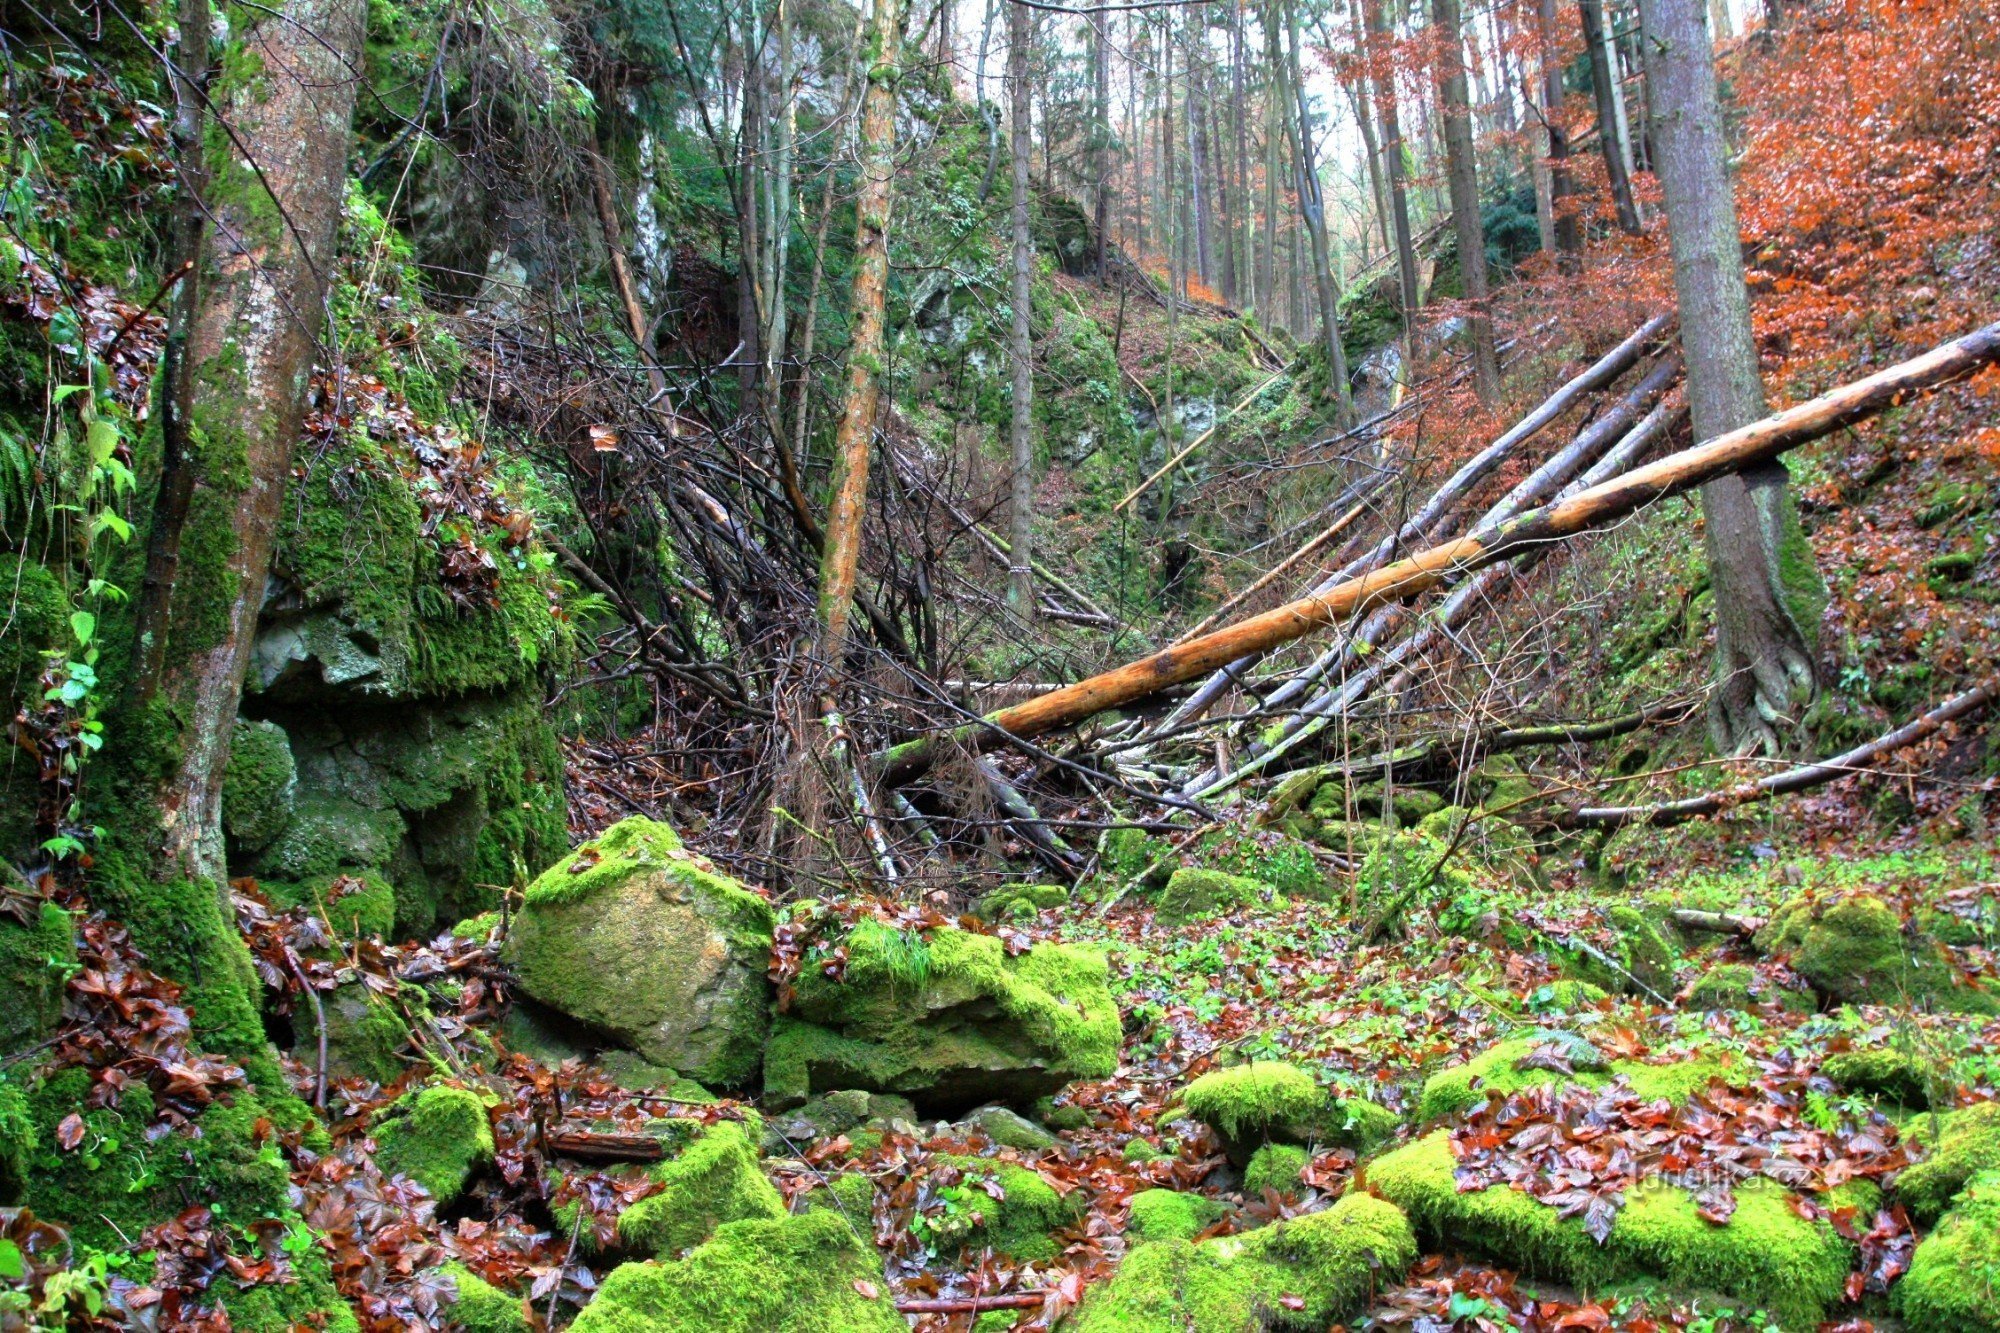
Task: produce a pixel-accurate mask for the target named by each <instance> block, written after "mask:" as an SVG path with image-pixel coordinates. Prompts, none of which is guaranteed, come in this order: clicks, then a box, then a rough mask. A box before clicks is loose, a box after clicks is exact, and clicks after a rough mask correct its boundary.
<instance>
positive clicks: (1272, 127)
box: [1257, 4, 1289, 326]
mask: <svg viewBox="0 0 2000 1333" xmlns="http://www.w3.org/2000/svg"><path fill="white" fill-rule="evenodd" d="M1280 51H1281V48H1280V47H1279V45H1278V7H1277V6H1276V5H1275V4H1267V5H1265V6H1264V248H1263V252H1262V254H1261V255H1260V257H1259V265H1258V270H1257V274H1258V276H1257V301H1258V305H1257V317H1258V318H1259V319H1261V320H1263V322H1264V323H1265V324H1266V325H1267V326H1275V325H1276V323H1277V320H1278V305H1279V301H1278V153H1279V144H1280V143H1281V142H1282V141H1283V139H1284V130H1283V129H1282V128H1281V126H1283V124H1284V123H1285V121H1286V120H1287V119H1289V117H1288V116H1287V115H1286V112H1285V110H1284V103H1285V93H1284V88H1285V75H1284V59H1283V57H1282V55H1281V54H1280Z"/></svg>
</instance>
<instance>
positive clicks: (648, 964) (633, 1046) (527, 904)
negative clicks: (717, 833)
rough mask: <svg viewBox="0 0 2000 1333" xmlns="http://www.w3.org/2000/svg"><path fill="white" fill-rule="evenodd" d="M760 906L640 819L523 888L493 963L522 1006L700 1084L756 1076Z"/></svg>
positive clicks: (765, 934) (762, 964)
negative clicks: (505, 964)
mask: <svg viewBox="0 0 2000 1333" xmlns="http://www.w3.org/2000/svg"><path fill="white" fill-rule="evenodd" d="M772 930H773V918H772V915H771V907H770V904H769V903H767V902H765V901H764V899H763V898H761V897H759V896H758V895H756V894H754V893H752V892H750V890H748V889H746V888H744V887H743V886H742V885H741V884H739V883H737V882H736V881H735V880H733V879H730V878H728V877H727V876H724V875H720V874H717V873H716V872H715V871H714V870H713V869H712V868H711V867H710V866H709V865H708V864H707V862H706V861H705V859H704V858H702V857H699V856H697V855H695V854H694V853H692V852H690V851H689V850H687V848H685V847H683V846H682V845H681V840H680V838H679V837H678V836H677V835H676V834H675V833H674V831H673V829H671V828H669V827H668V826H667V825H665V824H661V823H658V822H656V821H654V820H650V819H640V818H632V819H627V820H624V821H622V822H620V823H617V824H614V825H612V826H611V827H610V828H609V829H606V830H605V831H604V833H603V835H602V836H600V837H598V838H597V839H595V840H593V841H591V842H587V843H585V844H584V845H583V846H581V847H579V848H577V850H576V851H575V852H573V853H571V854H570V855H569V856H568V857H566V858H564V859H563V860H561V861H558V862H557V863H556V864H555V865H554V866H552V867H550V868H549V869H548V870H547V871H545V872H543V874H542V875H541V876H540V877H539V878H537V879H536V880H535V882H534V883H533V884H531V885H529V886H528V891H527V895H526V897H525V899H524V900H523V902H522V905H521V911H520V914H519V915H518V916H517V917H516V918H515V920H514V928H513V932H512V934H511V935H509V937H508V940H507V947H506V950H505V957H506V958H507V960H508V961H509V962H511V963H512V964H513V966H514V969H515V971H516V973H517V974H518V975H519V977H520V981H521V988H522V989H523V990H525V991H526V992H527V993H528V994H529V995H531V996H533V997H534V998H535V999H537V1000H539V1001H541V1002H542V1003H543V1004H545V1005H548V1006H549V1007H550V1008H552V1009H555V1010H557V1011H559V1012H561V1013H563V1014H567V1015H568V1016H569V1017H571V1018H573V1019H575V1020H577V1021H578V1022H580V1023H583V1024H585V1025H587V1026H588V1027H590V1028H592V1029H594V1030H595V1031H597V1032H600V1033H602V1034H603V1035H604V1036H605V1037H606V1038H607V1039H609V1040H610V1041H611V1042H613V1043H614V1044H616V1045H619V1046H623V1047H625V1048H627V1049H629V1050H632V1051H636V1052H637V1053H638V1054H640V1055H642V1056H644V1057H645V1058H646V1059H648V1060H650V1061H652V1062H654V1063H655V1064H662V1065H667V1066H670V1067H672V1068H674V1069H676V1070H679V1071H680V1072H681V1073H683V1074H685V1075H687V1076H688V1077H690V1078H693V1079H695V1080H697V1081H699V1082H701V1083H704V1084H707V1085H709V1086H710V1087H732V1086H735V1085H738V1084H741V1083H743V1082H744V1081H746V1080H747V1079H748V1078H750V1077H751V1076H752V1075H753V1074H754V1073H755V1072H756V1069H757V1062H758V1056H759V1052H760V1049H761V1047H762V1045H763V1041H764V1033H765V1030H766V1024H767V1023H768V1021H769V1019H768V1014H769V1008H770V983H769V981H768V980H767V978H766V969H767V967H768V966H769V963H770V952H771V936H772Z"/></svg>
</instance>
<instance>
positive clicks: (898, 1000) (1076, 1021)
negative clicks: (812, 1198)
mask: <svg viewBox="0 0 2000 1333" xmlns="http://www.w3.org/2000/svg"><path fill="white" fill-rule="evenodd" d="M837 947H840V948H843V949H845V950H846V957H845V966H844V968H843V969H842V970H841V971H840V973H839V974H838V976H832V975H828V973H827V972H826V971H825V970H824V969H822V968H819V967H816V966H812V965H810V964H809V965H808V966H807V967H806V968H805V969H804V970H803V971H802V972H801V974H800V977H799V980H798V982H797V983H796V986H795V990H794V994H793V1002H792V1008H791V1013H790V1014H789V1015H786V1016H782V1017H780V1018H779V1019H778V1020H777V1021H776V1022H775V1023H774V1024H773V1025H772V1029H771V1038H770V1041H769V1043H768V1044H767V1046H766V1047H765V1051H764V1095H765V1099H766V1104H767V1105H770V1106H773V1107H776V1108H779V1109H783V1108H787V1107H792V1106H797V1105H799V1104H801V1103H803V1102H804V1101H805V1100H806V1099H807V1098H808V1097H810V1096H812V1095H813V1094H814V1093H815V1092H820V1091H827V1090H831V1089H838V1088H862V1089H866V1090H867V1091H870V1092H891V1093H897V1094H899V1095H901V1096H905V1097H908V1098H909V1099H910V1100H911V1101H912V1102H913V1103H915V1105H916V1107H917V1108H918V1109H919V1110H920V1111H922V1112H923V1113H924V1114H926V1115H934V1114H935V1115H956V1114H960V1113H963V1112H965V1111H967V1110H970V1109H971V1108H973V1107H975V1106H978V1105H980V1104H982V1103H985V1102H1004V1103H1007V1104H1009V1105H1015V1106H1024V1105H1027V1104H1028V1103H1031V1102H1033V1101H1034V1100H1035V1099H1036V1098H1038V1097H1044V1096H1047V1095H1049V1094H1051V1093H1053V1092H1055V1091H1057V1090H1058V1089H1059V1088H1061V1087H1062V1085H1063V1084H1065V1083H1068V1082H1070V1081H1071V1080H1072V1079H1078V1078H1103V1077H1106V1076H1107V1075H1109V1074H1110V1073H1111V1072H1112V1071H1113V1070H1114V1069H1115V1068H1116V1067H1117V1063H1118V1042H1119V1038H1120V1027H1119V1019H1118V1006H1117V1005H1116V1003H1115V1002H1114V1001H1113V1000H1112V998H1111V990H1110V985H1109V979H1108V978H1109V974H1108V971H1107V969H1106V965H1105V961H1104V955H1103V954H1102V953H1101V952H1099V951H1097V950H1095V949H1089V948H1083V947H1079V946H1065V945H1053V944H1038V945H1036V946H1035V947H1034V948H1032V949H1029V950H1027V951H1026V952H1025V953H1020V954H1015V955H1010V954H1009V953H1008V951H1007V948H1006V946H1005V945H1004V944H1003V943H1002V942H1001V941H1000V939H999V938H998V937H996V936H992V935H980V934H975V933H973V932H971V931H966V930H958V929H955V928H950V927H944V928H939V929H936V930H933V931H931V932H929V933H928V934H927V935H921V936H920V935H917V934H914V933H906V932H901V931H897V930H893V929H891V928H889V927H887V926H884V925H882V924H880V923H879V922H875V921H864V922H862V923H860V924H859V925H857V926H856V927H855V928H854V929H853V930H852V931H851V932H849V933H848V935H847V936H846V937H845V939H843V940H841V941H839V942H838V944H837Z"/></svg>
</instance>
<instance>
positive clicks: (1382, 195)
mask: <svg viewBox="0 0 2000 1333" xmlns="http://www.w3.org/2000/svg"><path fill="white" fill-rule="evenodd" d="M1348 18H1349V20H1350V21H1351V22H1352V23H1353V25H1354V52H1355V55H1356V56H1358V57H1359V58H1360V69H1361V71H1362V72H1361V73H1359V74H1357V75H1356V76H1355V78H1354V80H1353V81H1352V82H1350V83H1349V84H1348V85H1347V92H1348V96H1349V97H1351V98H1353V99H1354V120H1355V123H1356V124H1357V125H1359V126H1360V127H1361V147H1362V150H1363V151H1364V152H1366V153H1367V155H1368V186H1369V188H1370V189H1371V190H1373V191H1374V194H1375V225H1376V227H1377V228H1378V229H1379V230H1380V231H1381V233H1382V253H1383V254H1385V255H1386V254H1388V253H1389V252H1390V251H1391V250H1393V249H1394V248H1395V245H1396V243H1395V242H1394V241H1393V240H1391V239H1390V237H1389V187H1388V186H1387V185H1386V184H1384V183H1383V180H1382V141H1381V139H1380V138H1379V137H1378V136H1377V135H1376V133H1375V106H1374V101H1375V98H1374V92H1373V88H1374V82H1373V80H1371V79H1370V78H1369V77H1368V75H1367V72H1366V71H1367V68H1368V36H1367V34H1366V33H1364V32H1363V31H1362V30H1361V0H1353V2H1352V3H1351V4H1350V5H1349V7H1348ZM1364 248H1365V247H1364Z"/></svg>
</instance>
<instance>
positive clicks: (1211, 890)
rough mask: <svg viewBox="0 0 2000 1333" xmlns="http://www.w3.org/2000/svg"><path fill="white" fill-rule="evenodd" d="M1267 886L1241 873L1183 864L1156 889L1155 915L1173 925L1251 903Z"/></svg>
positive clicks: (1250, 905) (1255, 900) (1264, 895)
mask: <svg viewBox="0 0 2000 1333" xmlns="http://www.w3.org/2000/svg"><path fill="white" fill-rule="evenodd" d="M1270 891H1271V886H1270V885H1268V884H1265V883H1264V882H1263V881H1261V880H1255V879H1251V878H1249V877H1247V876H1244V875H1231V874H1228V873H1227V872H1225V871H1221V870H1203V869H1200V868H1199V867H1196V866H1186V867H1183V868H1182V869H1179V870H1176V871H1175V872H1174V873H1173V877H1172V878H1171V879H1169V880H1168V881H1167V886H1166V888H1164V889H1162V890H1160V901H1159V909H1158V910H1159V919H1160V920H1161V922H1163V923H1165V924H1168V925H1174V924H1178V923H1181V922H1185V921H1193V920H1195V919H1197V918H1199V917H1204V916H1213V915H1215V914H1216V913H1217V912H1227V911H1230V910H1232V909H1234V908H1238V907H1255V906H1256V905H1257V904H1258V903H1259V902H1261V901H1263V899H1264V898H1265V897H1266V896H1267V895H1268V894H1269V893H1270Z"/></svg>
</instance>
